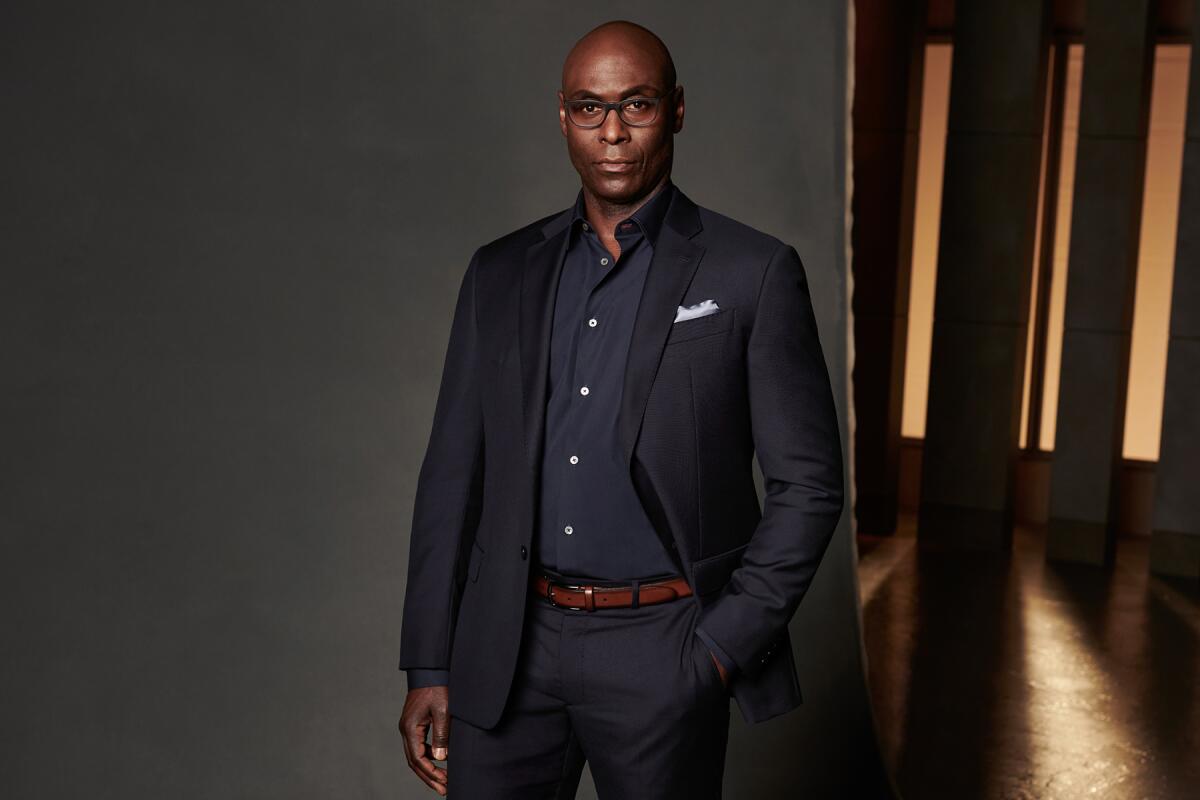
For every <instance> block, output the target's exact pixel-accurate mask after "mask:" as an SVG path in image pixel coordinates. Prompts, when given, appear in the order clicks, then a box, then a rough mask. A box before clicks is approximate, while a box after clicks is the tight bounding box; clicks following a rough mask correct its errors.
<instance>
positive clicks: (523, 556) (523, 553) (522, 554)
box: [521, 545, 529, 561]
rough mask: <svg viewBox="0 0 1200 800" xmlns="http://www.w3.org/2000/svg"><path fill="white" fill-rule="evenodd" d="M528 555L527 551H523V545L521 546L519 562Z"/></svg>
mask: <svg viewBox="0 0 1200 800" xmlns="http://www.w3.org/2000/svg"><path fill="white" fill-rule="evenodd" d="M528 555H529V551H528V550H526V549H525V545H521V560H522V561H524V560H525V558H526V557H527V556H528Z"/></svg>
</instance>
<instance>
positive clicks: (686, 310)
mask: <svg viewBox="0 0 1200 800" xmlns="http://www.w3.org/2000/svg"><path fill="white" fill-rule="evenodd" d="M720 310H721V307H720V306H718V305H717V301H716V300H705V301H703V302H700V303H696V305H694V306H680V307H679V310H678V311H676V312H675V321H676V322H683V321H684V320H685V319H695V318H696V317H703V316H707V315H708V314H715V313H717V312H718V311H720Z"/></svg>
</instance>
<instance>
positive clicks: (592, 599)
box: [532, 573, 692, 611]
mask: <svg viewBox="0 0 1200 800" xmlns="http://www.w3.org/2000/svg"><path fill="white" fill-rule="evenodd" d="M532 583H533V588H534V589H535V590H536V591H537V593H538V594H540V595H541V596H542V597H544V598H546V599H547V600H549V601H550V605H552V606H561V607H563V608H575V609H583V610H584V611H595V610H596V609H597V608H636V607H637V606H650V605H654V604H655V603H666V602H669V601H671V600H675V599H678V598H680V597H689V596H690V595H691V594H692V587H691V586H689V585H688V582H687V581H686V580H685V579H684V578H682V577H678V578H671V579H669V580H663V581H648V582H646V583H641V582H640V581H639V582H638V584H637V600H636V602H635V601H634V593H633V586H632V585H623V586H596V585H592V584H573V583H561V582H559V581H555V580H553V579H551V578H550V577H549V576H547V575H544V574H541V573H536V574H535V575H534V577H533V581H532Z"/></svg>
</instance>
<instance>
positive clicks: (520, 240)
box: [476, 209, 569, 262]
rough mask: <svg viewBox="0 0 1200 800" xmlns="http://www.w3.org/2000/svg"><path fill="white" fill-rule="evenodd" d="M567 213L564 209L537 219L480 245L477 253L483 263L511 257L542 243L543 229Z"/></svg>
mask: <svg viewBox="0 0 1200 800" xmlns="http://www.w3.org/2000/svg"><path fill="white" fill-rule="evenodd" d="M568 211H569V209H568ZM565 213H567V211H564V210H562V209H559V210H558V211H555V212H554V213H552V214H547V215H546V216H544V217H540V218H538V219H535V220H534V221H533V222H530V223H528V224H526V225H522V226H521V227H520V228H517V229H516V230H512V231H509V232H508V233H506V234H504V235H502V236H498V237H496V238H495V239H492V240H491V241H490V242H487V243H486V244H483V245H480V246H479V249H478V250H477V251H476V255H477V257H478V258H479V260H480V261H481V262H483V261H490V260H492V259H494V258H496V257H497V256H504V255H510V254H512V253H514V252H521V251H524V250H525V249H526V248H528V247H529V246H531V245H533V244H534V243H535V242H538V241H540V240H541V239H542V238H544V237H543V234H542V228H544V227H545V226H546V224H547V223H548V222H550V221H551V220H553V219H554V218H556V217H558V216H560V215H562V214H565Z"/></svg>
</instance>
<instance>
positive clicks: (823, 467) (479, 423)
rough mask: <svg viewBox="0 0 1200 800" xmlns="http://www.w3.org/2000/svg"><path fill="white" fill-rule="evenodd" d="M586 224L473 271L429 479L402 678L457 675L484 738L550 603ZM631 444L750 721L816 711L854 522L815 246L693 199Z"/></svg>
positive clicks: (674, 238) (503, 247)
mask: <svg viewBox="0 0 1200 800" xmlns="http://www.w3.org/2000/svg"><path fill="white" fill-rule="evenodd" d="M677 188H678V187H677ZM570 217H571V209H570V208H568V209H565V210H563V211H560V212H557V213H555V214H552V215H550V216H548V217H544V218H542V219H540V220H537V221H536V222H533V223H530V224H529V225H526V226H524V227H522V228H520V229H518V230H516V231H513V232H512V233H509V234H507V235H505V236H502V237H500V238H499V239H496V240H495V241H492V242H490V243H488V244H486V245H484V246H483V247H480V248H479V249H478V250H476V252H475V254H474V256H473V257H472V258H471V261H470V264H469V265H468V267H467V270H466V273H465V275H464V277H463V280H462V283H461V286H460V289H459V293H458V300H457V305H456V308H455V312H454V320H453V323H452V325H451V329H450V342H449V346H448V348H447V351H446V360H445V365H444V368H443V372H442V380H441V387H440V390H439V395H438V399H437V406H436V409H435V412H434V419H433V428H432V432H431V434H430V438H429V444H428V448H427V450H426V453H425V457H424V460H423V462H422V465H421V470H420V475H419V478H418V483H417V494H416V501H415V506H414V510H413V524H412V537H411V543H410V551H409V565H408V584H407V587H406V596H405V604H404V618H403V627H402V631H401V646H400V668H401V669H408V668H425V669H446V668H449V670H450V689H451V691H450V699H449V702H450V712H451V714H453V715H455V716H459V717H461V718H463V719H465V720H467V721H469V722H471V723H472V724H474V725H477V726H479V727H482V728H491V727H493V726H494V725H495V724H496V723H497V722H498V721H499V720H500V717H501V714H502V713H503V711H504V706H505V701H506V699H507V697H508V693H509V689H510V687H511V684H512V681H513V675H514V672H515V667H516V662H517V654H518V649H519V646H520V641H521V633H522V626H523V623H524V619H525V603H526V598H527V593H528V592H529V591H530V589H529V579H530V565H531V563H532V558H533V554H534V552H535V550H534V544H533V542H532V537H533V535H534V533H535V530H536V528H535V521H536V519H535V513H536V511H537V508H538V497H537V492H538V487H539V485H540V482H541V481H540V475H539V470H540V467H541V459H540V453H541V446H542V440H543V434H544V422H545V406H546V391H547V388H546V387H547V363H548V357H549V344H550V332H551V313H552V311H553V309H554V298H555V294H556V288H557V285H558V283H557V282H558V277H559V273H560V272H561V267H562V264H563V256H564V253H565V249H566V244H567V229H568V222H569V220H570ZM707 299H713V300H715V301H716V302H717V305H719V306H720V311H718V312H716V313H714V314H709V315H707V316H702V317H696V318H693V319H688V320H683V321H680V322H677V323H676V322H674V318H675V313H676V311H677V307H678V306H680V305H685V306H687V305H694V304H696V303H699V302H701V301H703V300H707ZM619 434H620V441H621V449H622V454H623V457H624V459H625V462H626V463H627V464H628V467H629V470H630V478H631V480H632V481H633V483H634V486H635V489H636V491H637V495H638V497H639V499H640V500H641V502H642V503H643V506H644V507H645V509H646V512H647V515H648V516H649V517H650V519H651V521H652V522H653V524H654V528H655V532H656V534H657V535H658V536H659V537H660V538H661V539H662V541H663V544H664V546H665V547H666V548H667V551H668V552H669V553H670V554H671V557H672V558H673V559H674V560H675V561H676V563H677V566H678V567H679V571H680V572H681V573H682V574H683V575H685V576H686V577H687V579H688V580H689V582H690V583H691V585H692V588H693V590H694V592H695V594H694V595H693V596H692V597H691V598H688V600H687V601H686V602H696V603H699V604H700V615H699V621H698V623H697V624H698V625H699V626H702V627H703V628H704V630H705V631H706V632H707V633H708V634H709V635H710V636H711V637H712V638H713V639H714V640H715V641H716V642H717V644H718V645H720V647H721V648H722V649H723V650H724V651H725V653H726V654H727V655H728V656H729V657H730V658H732V659H733V661H735V662H736V664H737V667H738V672H737V674H736V676H735V679H734V681H733V683H732V685H731V687H730V689H731V692H732V694H733V696H734V698H735V699H736V700H737V703H738V707H739V708H740V709H741V712H742V716H743V717H744V718H745V719H746V721H747V722H750V723H755V722H760V721H763V720H766V719H769V718H771V717H774V716H776V715H778V714H782V713H784V712H786V711H789V710H791V709H793V708H795V707H796V706H798V705H799V704H800V703H801V701H802V698H801V692H800V685H799V681H798V679H797V673H796V664H795V660H794V654H793V649H792V642H791V639H790V636H789V633H788V621H789V620H790V619H791V617H792V615H793V614H794V612H795V610H796V607H797V605H798V604H799V603H800V600H801V598H802V597H803V596H804V593H805V592H806V591H807V589H808V587H809V585H810V584H811V582H812V579H813V575H814V574H815V572H816V570H817V566H818V565H819V563H820V561H821V559H822V557H823V555H824V553H825V550H826V547H827V545H828V544H829V540H830V538H831V537H832V535H833V531H834V528H835V527H836V525H837V522H838V519H839V517H840V516H841V512H842V507H843V479H842V449H841V441H840V435H839V432H838V421H837V416H836V411H835V409H834V402H833V394H832V391H831V389H830V383H829V375H828V371H827V369H826V366H825V359H824V356H823V354H822V351H821V345H820V342H819V340H818V335H817V326H816V320H815V318H814V316H813V310H812V302H811V299H810V297H809V291H808V282H807V279H806V277H805V272H804V267H803V265H802V264H801V262H800V257H799V255H798V254H797V253H796V250H795V248H793V247H791V246H790V245H787V244H785V243H783V242H782V241H780V240H779V239H777V238H775V237H773V236H770V235H768V234H765V233H762V232H760V231H757V230H755V229H753V228H751V227H749V226H747V225H744V224H742V223H739V222H737V221H736V220H733V219H730V218H729V217H726V216H724V215H721V214H718V213H716V212H714V211H710V210H709V209H706V208H702V207H700V206H697V205H696V204H695V203H694V202H692V201H691V200H690V199H689V198H688V197H687V196H686V195H685V194H684V193H683V192H682V191H677V192H676V193H675V196H674V198H673V199H672V201H671V205H670V207H669V208H668V209H667V213H666V219H665V221H664V225H663V228H662V230H661V232H660V234H659V241H658V244H657V246H656V247H655V248H654V256H653V260H652V261H651V264H650V268H649V272H648V273H647V275H646V282H645V285H644V287H643V289H642V296H641V302H640V304H639V305H638V310H637V318H636V320H635V322H634V330H633V338H632V341H631V343H630V349H629V354H628V363H627V365H626V372H625V383H624V388H623V393H622V397H621V405H620V415H619ZM756 453H757V456H758V462H759V466H760V468H761V470H762V474H763V480H764V489H765V499H764V501H763V504H762V506H761V508H760V505H759V499H758V495H757V492H756V490H755V486H754V477H753V471H752V469H753V468H752V458H753V456H754V455H755V454H756ZM580 613H586V612H580Z"/></svg>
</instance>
